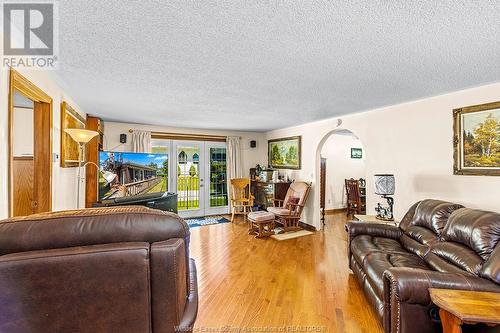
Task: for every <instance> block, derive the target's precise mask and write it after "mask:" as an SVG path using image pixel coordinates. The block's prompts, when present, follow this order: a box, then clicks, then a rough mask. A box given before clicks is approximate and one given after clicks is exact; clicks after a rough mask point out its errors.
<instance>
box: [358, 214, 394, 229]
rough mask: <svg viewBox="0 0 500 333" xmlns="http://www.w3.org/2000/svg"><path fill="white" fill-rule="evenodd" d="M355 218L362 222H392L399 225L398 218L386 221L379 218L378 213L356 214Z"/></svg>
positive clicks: (391, 223)
mask: <svg viewBox="0 0 500 333" xmlns="http://www.w3.org/2000/svg"><path fill="white" fill-rule="evenodd" d="M354 218H355V219H356V220H357V221H360V222H369V223H381V224H390V225H396V226H397V225H398V222H397V221H396V220H394V221H384V220H379V219H377V216H376V215H360V214H354Z"/></svg>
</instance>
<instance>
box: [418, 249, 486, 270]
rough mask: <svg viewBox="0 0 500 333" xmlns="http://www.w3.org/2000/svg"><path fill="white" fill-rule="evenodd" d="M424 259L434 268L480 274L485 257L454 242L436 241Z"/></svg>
mask: <svg viewBox="0 0 500 333" xmlns="http://www.w3.org/2000/svg"><path fill="white" fill-rule="evenodd" d="M424 260H425V262H426V263H427V264H428V265H429V266H430V267H431V268H432V269H434V270H436V271H440V272H450V273H453V272H456V273H463V271H466V272H469V273H472V274H474V275H478V274H479V270H480V269H481V267H482V265H483V259H482V258H481V257H480V256H478V255H477V254H476V252H474V251H473V250H471V249H469V248H468V247H467V246H464V245H462V244H460V243H454V242H439V243H436V244H435V245H433V246H432V247H431V250H430V252H429V254H428V255H426V256H425V258H424Z"/></svg>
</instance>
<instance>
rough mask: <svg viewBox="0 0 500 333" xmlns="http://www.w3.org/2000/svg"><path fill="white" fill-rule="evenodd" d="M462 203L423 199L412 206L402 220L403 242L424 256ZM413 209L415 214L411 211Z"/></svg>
mask: <svg viewBox="0 0 500 333" xmlns="http://www.w3.org/2000/svg"><path fill="white" fill-rule="evenodd" d="M461 207H462V206H461V205H458V204H454V203H451V202H446V201H440V200H430V199H429V200H422V201H420V202H419V203H418V204H417V205H414V206H412V208H411V209H410V211H408V213H407V214H406V215H405V217H404V218H403V220H402V221H401V224H400V228H401V229H402V230H403V235H402V236H401V244H403V247H404V248H405V249H406V250H408V251H409V252H411V253H414V254H417V255H418V256H420V257H424V256H425V255H426V254H427V253H428V252H429V249H430V246H431V245H432V244H434V243H436V242H438V241H439V240H440V235H441V232H442V229H443V228H444V226H445V224H446V222H447V221H448V217H449V216H450V214H451V213H452V212H453V211H455V210H456V209H459V208H461ZM412 211H413V214H411V212H412Z"/></svg>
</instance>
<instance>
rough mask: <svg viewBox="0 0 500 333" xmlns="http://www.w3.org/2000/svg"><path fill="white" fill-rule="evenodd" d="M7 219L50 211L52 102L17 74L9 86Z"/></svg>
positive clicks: (13, 73) (12, 74)
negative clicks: (8, 217)
mask: <svg viewBox="0 0 500 333" xmlns="http://www.w3.org/2000/svg"><path fill="white" fill-rule="evenodd" d="M8 179H9V185H8V190H9V194H8V197H9V216H11V217H13V216H24V215H30V214H35V213H42V212H49V211H51V210H52V99H51V98H50V97H49V96H48V95H47V94H46V93H45V92H43V91H42V90H41V89H40V88H38V87H37V86H35V85H34V84H33V83H31V82H30V81H28V80H27V79H26V78H25V77H23V76H22V75H20V74H19V73H18V72H16V71H14V70H11V71H10V86H9V178H8Z"/></svg>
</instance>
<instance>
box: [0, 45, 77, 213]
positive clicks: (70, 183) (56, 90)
mask: <svg viewBox="0 0 500 333" xmlns="http://www.w3.org/2000/svg"><path fill="white" fill-rule="evenodd" d="M0 42H1V38H0ZM18 72H19V73H21V75H23V76H24V77H26V78H27V79H28V80H30V81H31V82H33V83H34V84H35V85H37V86H38V87H39V88H40V89H42V90H43V91H44V92H45V93H46V94H48V95H49V96H50V97H52V115H53V116H52V139H53V142H52V151H53V152H54V153H57V154H58V155H60V140H61V132H60V131H61V128H60V123H61V119H60V103H61V102H62V101H63V100H65V101H67V102H68V103H69V104H70V105H71V106H72V107H73V108H74V109H75V110H77V111H79V110H80V108H79V107H78V105H77V104H76V103H75V102H74V101H73V100H72V99H71V98H70V97H69V96H67V95H66V93H65V92H64V91H63V90H62V89H61V88H60V87H59V86H58V85H57V84H56V83H55V82H54V80H53V79H52V78H51V76H50V75H51V74H50V73H49V72H47V71H42V70H24V69H19V70H18ZM0 82H3V84H1V85H0V219H2V218H6V217H7V216H8V196H7V186H8V164H7V161H8V150H7V148H8V142H9V141H8V140H9V139H8V95H9V85H8V84H6V82H9V71H8V70H6V69H4V68H0ZM79 112H80V111H79ZM80 113H81V114H82V115H83V116H85V113H83V112H80ZM59 163H60V162H59V159H57V160H53V163H52V210H54V211H56V210H64V209H73V208H75V207H76V168H61V167H59ZM80 197H81V198H82V200H81V201H82V205H83V202H84V196H83V189H82V195H81V196H80Z"/></svg>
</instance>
